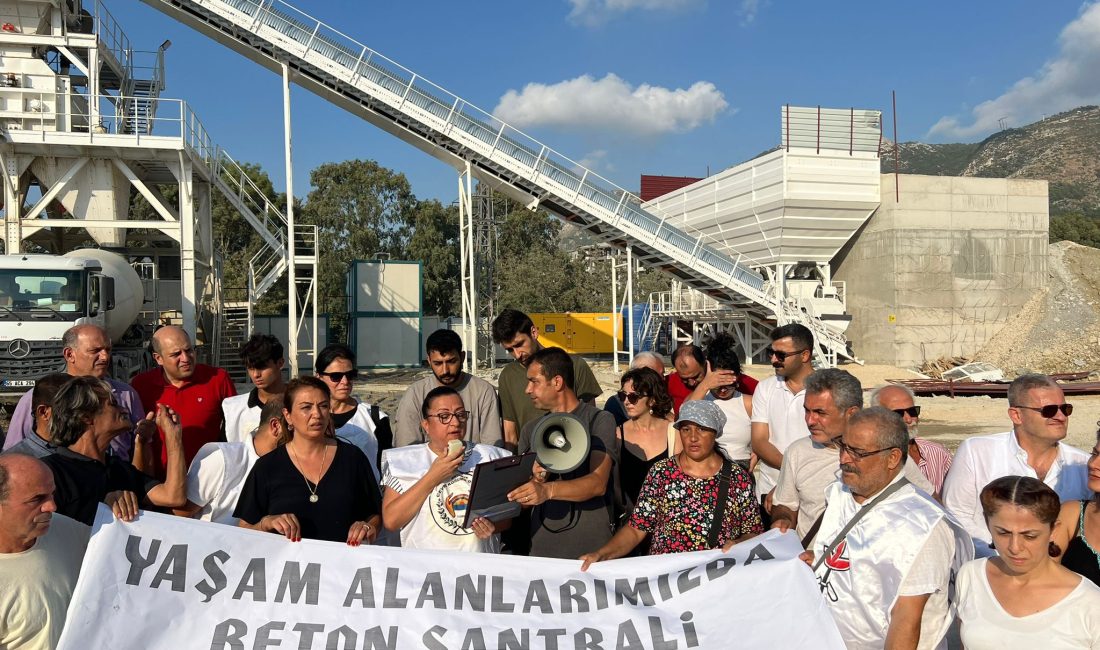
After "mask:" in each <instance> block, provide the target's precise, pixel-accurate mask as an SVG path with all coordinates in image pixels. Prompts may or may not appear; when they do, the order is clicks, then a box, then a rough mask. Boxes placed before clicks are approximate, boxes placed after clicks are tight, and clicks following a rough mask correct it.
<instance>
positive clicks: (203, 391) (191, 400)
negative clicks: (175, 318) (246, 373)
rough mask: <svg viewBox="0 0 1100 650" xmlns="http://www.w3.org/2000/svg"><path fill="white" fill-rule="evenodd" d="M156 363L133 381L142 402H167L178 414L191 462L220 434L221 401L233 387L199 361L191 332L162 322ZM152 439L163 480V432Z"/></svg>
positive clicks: (225, 376)
mask: <svg viewBox="0 0 1100 650" xmlns="http://www.w3.org/2000/svg"><path fill="white" fill-rule="evenodd" d="M152 348H153V360H154V361H156V362H157V367H156V368H153V369H152V370H147V371H146V372H143V373H141V374H140V375H137V376H135V377H134V379H133V381H132V382H131V384H132V385H133V387H134V390H136V391H137V392H138V395H140V396H141V401H142V403H143V404H149V405H150V407H151V408H152V407H154V406H155V405H157V404H165V405H167V406H170V407H172V410H174V411H175V412H176V413H178V414H179V417H180V424H181V425H182V426H183V454H184V462H185V463H186V464H188V465H190V463H191V461H192V460H193V459H194V458H195V455H196V454H197V453H198V452H199V449H200V448H201V447H202V446H203V445H205V444H206V443H208V442H218V441H220V439H221V437H222V433H221V432H222V418H223V415H222V400H224V399H225V398H227V397H233V396H234V395H236V394H237V389H236V388H235V387H234V386H233V380H232V379H230V377H229V373H227V372H226V371H225V370H223V369H222V368H214V367H212V366H207V365H204V364H201V363H198V361H197V358H196V355H195V348H194V346H193V345H192V344H191V337H189V336H188V335H187V332H185V331H183V329H182V328H179V327H174V326H169V327H162V328H160V329H158V330H157V331H156V332H154V333H153V339H152ZM158 438H159V440H154V443H153V444H154V445H155V446H156V447H157V449H156V450H155V451H154V453H153V465H152V467H150V468H149V469H151V471H152V474H153V476H155V477H156V478H159V479H161V480H164V478H165V475H166V470H165V468H166V467H167V462H168V453H167V448H166V446H165V445H164V432H159V436H158Z"/></svg>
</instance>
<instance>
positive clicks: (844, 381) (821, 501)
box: [771, 368, 932, 545]
mask: <svg viewBox="0 0 1100 650" xmlns="http://www.w3.org/2000/svg"><path fill="white" fill-rule="evenodd" d="M861 408H863V386H862V385H861V384H860V383H859V380H858V379H856V378H855V377H853V376H852V375H851V374H850V373H848V372H846V371H844V370H838V369H836V368H826V369H824V370H818V371H816V372H814V373H813V374H812V375H810V376H809V377H807V378H806V400H805V404H804V410H805V418H806V428H807V429H809V430H810V436H809V437H808V438H799V439H798V440H795V441H794V442H792V443H791V444H790V446H789V447H787V451H786V452H785V453H784V454H783V466H782V467H781V468H780V470H779V480H778V481H777V485H776V487H775V492H774V493H773V494H772V511H771V518H772V528H778V529H780V530H781V531H783V532H786V531H787V530H789V529H790V528H792V527H793V528H794V529H795V531H796V532H797V533H798V537H799V538H800V539H803V540H805V545H808V544H809V543H810V542H811V541H813V539H812V538H813V533H814V532H816V531H814V530H813V529H814V527H815V525H816V524H817V520H818V519H819V518H820V517H821V513H822V512H824V510H825V493H826V492H827V491H828V489H829V486H830V485H832V484H833V483H835V482H836V476H837V464H838V460H837V459H838V457H839V456H840V449H839V448H838V446H837V443H838V442H839V441H840V439H841V437H842V436H843V435H844V434H845V432H847V431H848V422H849V421H850V419H851V417H852V416H853V415H855V414H856V413H858V412H859V410H860V409H861ZM904 471H905V477H906V478H907V479H909V482H910V483H912V484H913V485H915V486H917V487H918V488H920V489H921V490H924V491H925V492H928V493H931V491H932V484H931V483H929V482H928V479H926V478H925V477H924V475H922V474H921V473H920V471H919V470H918V469H917V467H916V466H915V465H914V464H913V463H906V464H905V470H904Z"/></svg>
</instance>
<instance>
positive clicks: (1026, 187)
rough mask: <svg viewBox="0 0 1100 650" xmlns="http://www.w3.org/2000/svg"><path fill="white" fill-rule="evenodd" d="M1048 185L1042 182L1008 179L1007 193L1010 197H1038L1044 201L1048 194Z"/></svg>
mask: <svg viewBox="0 0 1100 650" xmlns="http://www.w3.org/2000/svg"><path fill="white" fill-rule="evenodd" d="M1049 185H1050V184H1049V183H1048V182H1047V181H1044V180H1033V179H1025V178H1010V179H1008V193H1009V195H1011V196H1039V197H1042V198H1044V199H1046V198H1047V197H1048V196H1049V194H1050V187H1049Z"/></svg>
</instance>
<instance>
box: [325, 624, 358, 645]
mask: <svg viewBox="0 0 1100 650" xmlns="http://www.w3.org/2000/svg"><path fill="white" fill-rule="evenodd" d="M341 641H343V643H341ZM358 645H359V635H358V634H356V633H355V630H353V629H351V628H350V627H348V626H347V625H341V626H340V627H338V628H336V629H335V630H333V631H331V632H329V633H328V639H326V641H325V650H355V648H356V647H357V646H358Z"/></svg>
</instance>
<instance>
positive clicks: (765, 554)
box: [745, 544, 775, 566]
mask: <svg viewBox="0 0 1100 650" xmlns="http://www.w3.org/2000/svg"><path fill="white" fill-rule="evenodd" d="M774 559H775V556H774V555H772V552H771V551H769V550H768V548H767V547H766V546H764V545H763V544H757V545H756V546H754V547H752V550H751V551H749V556H748V557H747V558H745V566H748V565H750V564H752V563H753V561H755V560H774Z"/></svg>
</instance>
